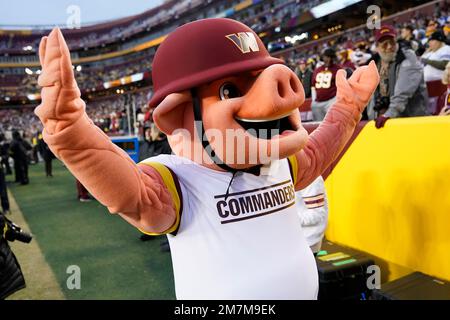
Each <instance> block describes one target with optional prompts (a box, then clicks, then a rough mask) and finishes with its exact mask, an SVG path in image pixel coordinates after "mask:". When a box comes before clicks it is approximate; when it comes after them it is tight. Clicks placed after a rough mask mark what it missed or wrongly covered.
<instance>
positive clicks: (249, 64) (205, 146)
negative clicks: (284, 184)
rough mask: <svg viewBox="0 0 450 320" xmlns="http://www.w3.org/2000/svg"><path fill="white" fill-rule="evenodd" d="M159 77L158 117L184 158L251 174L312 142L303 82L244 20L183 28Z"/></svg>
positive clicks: (160, 60) (159, 62)
mask: <svg viewBox="0 0 450 320" xmlns="http://www.w3.org/2000/svg"><path fill="white" fill-rule="evenodd" d="M152 78H153V85H154V94H153V97H152V99H151V100H150V102H149V105H150V107H156V109H155V111H154V113H153V119H154V121H155V123H156V125H157V126H158V127H159V128H160V129H161V131H163V132H164V133H166V134H167V136H168V139H169V143H170V145H171V147H172V149H173V151H174V152H175V154H177V155H179V156H182V157H186V158H189V159H191V160H193V161H195V162H197V163H200V164H202V165H205V166H208V167H210V168H213V169H219V170H221V169H222V170H227V171H236V170H247V169H249V168H252V167H257V166H260V165H261V164H264V163H266V162H269V161H270V160H273V159H281V158H286V157H288V156H290V155H292V154H294V153H296V152H298V151H299V150H300V149H302V148H303V146H304V145H305V144H306V141H307V138H308V135H307V133H306V131H305V129H304V128H303V127H302V125H301V120H300V115H299V112H298V108H299V107H300V106H301V105H302V104H303V102H304V99H305V95H304V91H303V86H302V84H301V83H300V80H299V79H298V78H297V76H296V75H295V73H293V72H292V71H291V70H290V69H289V68H288V67H286V66H285V65H283V62H282V61H281V60H279V59H276V58H273V57H271V56H270V55H269V53H268V52H267V50H266V49H265V47H264V44H263V43H262V41H261V39H259V37H258V36H257V35H256V34H255V33H254V32H253V31H252V30H251V29H250V28H248V27H247V26H246V25H244V24H242V23H240V22H237V21H234V20H231V19H223V18H218V19H204V20H199V21H196V22H192V23H188V24H186V25H183V26H181V27H179V28H178V29H176V30H175V31H174V32H172V33H171V34H170V35H169V36H168V37H167V38H166V39H165V40H164V42H163V43H162V44H161V45H160V47H159V48H158V50H157V52H156V55H155V57H154V60H153V68H152Z"/></svg>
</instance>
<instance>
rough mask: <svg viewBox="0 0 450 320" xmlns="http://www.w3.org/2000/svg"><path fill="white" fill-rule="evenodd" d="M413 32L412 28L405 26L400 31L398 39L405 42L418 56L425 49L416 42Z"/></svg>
mask: <svg viewBox="0 0 450 320" xmlns="http://www.w3.org/2000/svg"><path fill="white" fill-rule="evenodd" d="M413 32H414V28H413V27H412V26H411V25H406V26H404V27H403V28H402V30H401V33H400V38H401V39H403V40H405V41H407V42H408V43H409V45H410V47H411V49H412V50H413V51H414V52H415V53H416V55H418V56H420V55H422V54H423V51H424V50H425V48H424V46H423V45H422V43H421V42H420V41H417V40H416V38H415V36H414V34H413Z"/></svg>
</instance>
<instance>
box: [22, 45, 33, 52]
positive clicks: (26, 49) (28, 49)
mask: <svg viewBox="0 0 450 320" xmlns="http://www.w3.org/2000/svg"><path fill="white" fill-rule="evenodd" d="M22 49H23V51H31V50H33V47H32V46H26V47H23V48H22Z"/></svg>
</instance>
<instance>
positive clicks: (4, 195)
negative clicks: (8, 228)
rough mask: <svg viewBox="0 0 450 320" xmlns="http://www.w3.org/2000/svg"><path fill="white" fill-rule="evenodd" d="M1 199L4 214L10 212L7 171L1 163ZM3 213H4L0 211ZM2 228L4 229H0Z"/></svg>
mask: <svg viewBox="0 0 450 320" xmlns="http://www.w3.org/2000/svg"><path fill="white" fill-rule="evenodd" d="M0 201H1V203H2V212H3V214H5V215H6V214H8V213H10V211H9V199H8V190H7V189H6V181H5V172H4V171H3V167H2V166H1V165H0ZM0 214H2V213H0ZM0 230H2V229H0Z"/></svg>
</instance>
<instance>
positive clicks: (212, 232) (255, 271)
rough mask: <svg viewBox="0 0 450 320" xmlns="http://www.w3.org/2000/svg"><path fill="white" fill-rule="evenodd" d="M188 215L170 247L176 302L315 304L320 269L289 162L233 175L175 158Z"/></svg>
mask: <svg viewBox="0 0 450 320" xmlns="http://www.w3.org/2000/svg"><path fill="white" fill-rule="evenodd" d="M146 162H158V163H161V164H164V165H165V166H166V167H168V168H170V169H171V170H172V171H173V172H174V173H175V174H176V176H177V177H178V180H179V184H180V188H181V191H182V202H183V205H182V214H181V220H180V225H179V228H178V231H177V233H176V235H171V234H169V235H167V237H168V239H169V243H170V249H171V255H172V263H173V272H174V279H175V290H176V296H177V299H257V300H259V299H263V300H265V299H316V298H317V293H318V276H317V267H316V263H315V259H314V257H313V254H312V252H311V250H310V248H309V246H308V244H307V243H306V240H305V238H304V236H303V234H302V230H301V224H300V221H299V219H298V216H297V210H296V206H295V192H294V186H293V183H292V179H291V175H290V170H289V164H288V160H287V159H284V160H279V161H274V162H272V164H271V165H270V166H269V167H267V168H263V169H262V170H261V172H262V173H261V175H260V176H256V175H253V174H250V173H238V174H236V176H235V178H234V180H233V182H232V185H231V187H230V191H229V194H228V197H226V196H225V193H226V190H227V187H228V185H229V183H230V180H231V177H232V174H231V173H229V172H220V171H216V170H212V169H209V168H206V167H203V166H201V165H198V164H196V163H194V162H192V161H190V160H188V159H185V158H181V157H178V156H174V155H159V156H157V157H154V158H150V159H147V160H145V161H143V163H146Z"/></svg>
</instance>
